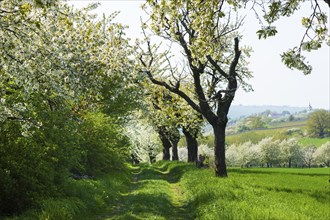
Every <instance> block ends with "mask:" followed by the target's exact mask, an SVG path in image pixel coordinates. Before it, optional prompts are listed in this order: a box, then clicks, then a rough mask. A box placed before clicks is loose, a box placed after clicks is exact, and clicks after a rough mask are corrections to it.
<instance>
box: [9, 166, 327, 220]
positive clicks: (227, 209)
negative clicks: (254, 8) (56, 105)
mask: <svg viewBox="0 0 330 220" xmlns="http://www.w3.org/2000/svg"><path fill="white" fill-rule="evenodd" d="M128 169H129V171H130V173H127V174H126V173H122V174H115V175H112V176H110V175H109V176H106V177H104V178H102V179H100V180H79V181H74V182H73V184H71V185H70V186H68V190H70V191H71V194H72V197H70V198H61V199H55V200H50V201H44V203H45V204H44V205H43V206H42V207H43V208H42V210H39V211H38V210H34V211H31V212H28V213H26V214H24V215H22V216H19V217H16V218H11V219H40V220H41V219H43V220H44V219H49V220H53V219H54V220H55V219H56V220H57V219H63V220H64V219H86V220H87V219H91V220H92V219H95V220H96V219H108V220H111V219H123V220H130V219H133V220H134V219H141V220H142V219H161V220H167V219H175V220H184V219H187V220H189V219H200V220H208V219H209V220H214V219H226V220H227V219H229V220H230V219H233V220H234V219H235V220H240V219H242V220H246V219H263V220H266V219H283V220H287V219H299V220H300V219H310V220H315V219H317V220H323V219H324V220H327V219H330V208H329V207H330V182H329V178H330V169H329V168H312V169H290V168H244V169H241V168H229V169H228V174H229V177H228V178H217V177H215V176H214V171H213V170H212V169H205V168H203V169H196V168H195V166H194V164H191V163H183V162H157V163H156V164H154V165H147V164H141V165H138V166H130V165H128Z"/></svg>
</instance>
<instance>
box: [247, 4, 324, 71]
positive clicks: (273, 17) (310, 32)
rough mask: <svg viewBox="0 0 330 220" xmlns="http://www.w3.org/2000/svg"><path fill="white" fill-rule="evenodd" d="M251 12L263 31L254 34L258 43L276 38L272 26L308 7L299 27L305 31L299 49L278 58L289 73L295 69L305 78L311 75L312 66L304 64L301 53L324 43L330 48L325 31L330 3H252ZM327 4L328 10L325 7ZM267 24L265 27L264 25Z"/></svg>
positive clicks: (296, 48)
mask: <svg viewBox="0 0 330 220" xmlns="http://www.w3.org/2000/svg"><path fill="white" fill-rule="evenodd" d="M252 2H253V5H252V9H253V10H254V12H255V14H256V16H257V18H258V20H259V22H260V24H262V25H263V27H262V28H261V29H260V30H258V31H257V35H258V37H259V39H261V38H264V39H265V38H267V37H271V36H274V35H276V34H277V30H276V26H274V23H275V22H276V21H277V20H279V19H280V18H281V17H289V16H291V15H293V14H294V13H295V12H296V11H298V10H299V9H300V7H301V5H302V4H305V5H307V4H309V5H310V10H311V12H310V15H309V16H306V17H302V19H301V24H302V26H303V28H305V32H304V34H303V36H302V38H301V40H300V42H299V44H298V46H296V47H294V48H292V49H289V50H288V51H287V52H284V53H283V54H282V55H281V57H282V61H283V63H284V64H285V65H286V66H287V67H289V68H290V69H297V70H300V71H302V72H303V73H304V74H306V75H307V74H310V73H311V71H312V66H311V65H309V63H308V62H307V61H306V58H305V56H304V55H303V54H302V53H303V51H307V52H310V51H312V50H317V49H319V48H321V47H322V44H323V43H326V44H327V45H328V46H330V36H329V30H328V23H327V22H328V21H327V20H328V17H327V15H326V11H327V8H328V9H329V7H330V3H329V1H327V0H325V1H324V2H321V1H317V0H311V1H302V0H288V1H272V2H269V1H257V0H254V1H252ZM325 3H327V4H328V7H327V6H326V5H325ZM265 23H266V24H265Z"/></svg>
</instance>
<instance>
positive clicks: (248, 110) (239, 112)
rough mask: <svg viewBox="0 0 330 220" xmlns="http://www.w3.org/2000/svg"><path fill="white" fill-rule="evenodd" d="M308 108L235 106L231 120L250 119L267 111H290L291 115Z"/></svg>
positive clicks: (232, 109) (230, 113)
mask: <svg viewBox="0 0 330 220" xmlns="http://www.w3.org/2000/svg"><path fill="white" fill-rule="evenodd" d="M307 109H308V107H307V106H306V107H291V106H273V105H262V106H256V105H233V106H231V107H230V110H229V114H228V116H229V118H231V119H238V118H240V117H248V116H250V115H255V114H258V113H262V112H265V111H267V110H269V111H271V112H274V113H282V112H283V111H288V112H290V114H294V113H297V112H301V111H304V110H307Z"/></svg>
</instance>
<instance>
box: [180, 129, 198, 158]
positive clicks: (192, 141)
mask: <svg viewBox="0 0 330 220" xmlns="http://www.w3.org/2000/svg"><path fill="white" fill-rule="evenodd" d="M182 132H183V134H184V135H185V137H186V143H187V149H188V162H196V160H197V155H198V142H197V138H196V137H195V135H192V134H190V132H188V131H187V130H186V129H185V128H183V129H182Z"/></svg>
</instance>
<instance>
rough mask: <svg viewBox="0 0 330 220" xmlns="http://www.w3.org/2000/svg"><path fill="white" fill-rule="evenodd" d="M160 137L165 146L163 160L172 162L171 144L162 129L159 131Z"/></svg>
mask: <svg viewBox="0 0 330 220" xmlns="http://www.w3.org/2000/svg"><path fill="white" fill-rule="evenodd" d="M158 135H159V138H160V140H161V142H162V144H163V160H170V148H171V142H170V140H168V138H167V137H166V135H165V133H164V132H163V131H162V130H161V129H160V130H159V131H158Z"/></svg>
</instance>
